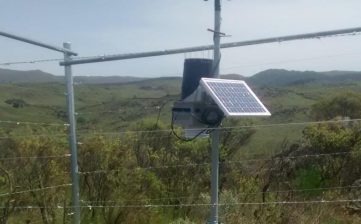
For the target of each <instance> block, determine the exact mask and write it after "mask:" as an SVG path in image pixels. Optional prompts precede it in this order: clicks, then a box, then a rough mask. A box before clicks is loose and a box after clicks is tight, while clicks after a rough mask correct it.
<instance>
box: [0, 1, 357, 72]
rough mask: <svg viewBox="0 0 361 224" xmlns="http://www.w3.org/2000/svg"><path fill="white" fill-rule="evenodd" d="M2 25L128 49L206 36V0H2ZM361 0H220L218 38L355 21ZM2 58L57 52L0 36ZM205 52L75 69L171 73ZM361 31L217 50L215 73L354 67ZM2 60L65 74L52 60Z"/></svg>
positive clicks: (46, 38) (80, 47) (199, 41)
mask: <svg viewBox="0 0 361 224" xmlns="http://www.w3.org/2000/svg"><path fill="white" fill-rule="evenodd" d="M0 4H1V8H0V30H2V31H5V32H10V33H14V34H18V35H23V36H26V37H29V38H33V39H37V40H41V41H43V42H48V43H52V44H55V45H62V42H64V41H69V42H72V44H73V49H74V50H75V51H77V52H78V53H79V54H80V55H79V56H93V55H103V54H115V53H131V52H142V51H151V50H163V49H169V48H181V47H189V46H197V45H204V44H211V43H212V34H211V33H209V32H207V31H206V30H207V28H212V27H213V1H212V0H209V1H208V2H204V1H203V0H131V1H129V0H127V1H126V0H76V1H75V0H73V1H70V0H62V1H60V0H11V1H10V0H0ZM360 12H361V1H360V0H347V1H346V0H343V1H341V0H292V1H289V0H272V1H270V0H257V1H254V0H252V1H251V0H248V1H246V0H232V1H225V0H223V11H222V17H223V20H222V31H223V32H225V33H227V34H229V35H232V36H231V37H228V38H223V39H222V42H232V41H241V40H251V39H258V38H265V37H272V36H279V35H291V34H298V33H304V32H315V31H323V30H332V29H341V28H349V27H357V26H361V16H360ZM0 49H1V50H0V63H4V62H12V61H27V60H34V59H47V58H61V57H62V55H61V54H59V53H57V52H52V51H49V50H47V49H41V48H38V47H34V46H31V45H27V44H24V43H20V42H17V41H14V40H10V39H6V38H3V37H0ZM210 55H211V52H199V53H190V54H182V55H175V56H165V57H164V56H163V57H154V58H146V59H135V60H125V61H117V62H106V63H96V64H86V65H78V66H74V69H73V70H74V74H75V75H106V76H108V75H133V76H143V77H144V76H145V77H153V76H155V77H159V76H176V75H180V74H181V73H182V65H183V60H184V58H189V57H210ZM360 56H361V36H344V37H336V38H326V39H321V40H306V41H293V42H287V43H280V44H278V43H275V44H267V45H259V46H249V47H242V48H234V49H226V50H223V51H222V62H221V73H238V74H242V75H252V74H254V73H257V72H259V71H262V70H265V69H269V68H284V69H293V70H316V71H327V70H360V71H361V63H360V59H359V57H360ZM2 68H9V69H19V70H30V69H41V70H44V71H46V72H50V73H53V74H56V75H63V69H62V67H60V66H58V64H57V63H54V62H53V63H41V64H40V63H38V64H26V65H16V66H2Z"/></svg>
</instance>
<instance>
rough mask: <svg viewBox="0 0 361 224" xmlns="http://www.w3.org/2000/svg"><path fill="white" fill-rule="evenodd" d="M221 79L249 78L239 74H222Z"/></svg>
mask: <svg viewBox="0 0 361 224" xmlns="http://www.w3.org/2000/svg"><path fill="white" fill-rule="evenodd" d="M221 79H233V80H246V79H247V78H246V77H244V76H243V75H239V74H226V75H221Z"/></svg>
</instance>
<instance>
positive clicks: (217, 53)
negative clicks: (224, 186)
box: [210, 0, 221, 224]
mask: <svg viewBox="0 0 361 224" xmlns="http://www.w3.org/2000/svg"><path fill="white" fill-rule="evenodd" d="M214 10H215V11H214V12H215V14H214V36H213V41H214V51H213V74H212V75H213V77H215V78H217V77H219V64H220V61H221V50H220V49H221V48H220V46H221V45H220V43H221V36H220V32H221V0H214ZM211 138H212V139H211V140H212V170H211V176H212V177H211V204H212V207H211V217H210V223H212V224H218V188H219V138H220V130H219V129H215V130H213V132H212V134H211Z"/></svg>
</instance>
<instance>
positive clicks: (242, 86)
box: [201, 78, 271, 116]
mask: <svg viewBox="0 0 361 224" xmlns="http://www.w3.org/2000/svg"><path fill="white" fill-rule="evenodd" d="M201 85H202V86H203V87H204V88H205V90H206V91H207V92H208V94H209V95H210V96H211V97H212V99H213V100H214V101H215V102H216V103H217V105H218V106H219V107H220V108H221V109H222V111H223V112H224V114H225V115H226V116H270V115H271V113H270V112H269V111H268V110H267V108H266V107H265V106H264V105H263V104H262V102H261V101H260V100H259V99H258V98H257V96H256V95H255V94H254V93H253V91H252V90H251V89H250V88H249V87H248V85H247V84H246V83H245V82H244V81H241V80H227V79H210V78H202V79H201Z"/></svg>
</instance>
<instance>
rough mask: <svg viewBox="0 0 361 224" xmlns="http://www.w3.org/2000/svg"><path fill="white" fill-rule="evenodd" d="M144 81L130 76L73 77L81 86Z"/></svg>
mask: <svg viewBox="0 0 361 224" xmlns="http://www.w3.org/2000/svg"><path fill="white" fill-rule="evenodd" d="M142 80H146V78H138V77H132V76H74V81H75V82H76V83H81V84H116V83H129V82H137V81H142Z"/></svg>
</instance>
